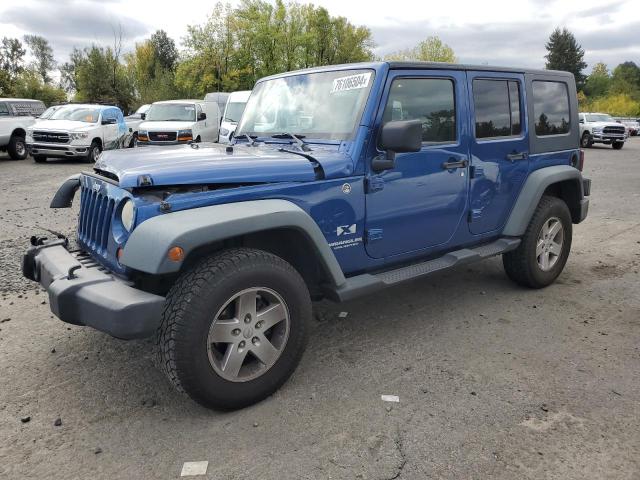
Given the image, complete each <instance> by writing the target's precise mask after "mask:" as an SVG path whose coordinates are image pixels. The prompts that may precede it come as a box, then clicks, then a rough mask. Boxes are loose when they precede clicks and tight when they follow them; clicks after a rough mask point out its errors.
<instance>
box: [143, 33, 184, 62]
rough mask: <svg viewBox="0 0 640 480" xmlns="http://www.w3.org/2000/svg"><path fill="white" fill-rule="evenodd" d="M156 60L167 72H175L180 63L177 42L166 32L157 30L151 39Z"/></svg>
mask: <svg viewBox="0 0 640 480" xmlns="http://www.w3.org/2000/svg"><path fill="white" fill-rule="evenodd" d="M150 42H151V45H152V46H153V49H154V52H155V56H156V59H157V61H158V63H160V66H161V67H162V68H163V69H165V70H173V69H174V68H175V66H176V62H177V61H178V49H177V48H176V42H174V41H173V39H172V38H171V37H169V36H168V35H167V32H165V31H164V30H157V31H156V32H155V33H154V34H153V35H151V39H150Z"/></svg>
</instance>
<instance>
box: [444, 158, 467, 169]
mask: <svg viewBox="0 0 640 480" xmlns="http://www.w3.org/2000/svg"><path fill="white" fill-rule="evenodd" d="M467 165H469V161H468V160H456V159H455V158H453V157H451V158H450V159H449V160H448V161H446V162H444V163H443V164H442V168H443V169H445V170H453V169H454V168H465V167H466V166H467Z"/></svg>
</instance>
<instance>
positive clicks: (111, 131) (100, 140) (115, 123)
mask: <svg viewBox="0 0 640 480" xmlns="http://www.w3.org/2000/svg"><path fill="white" fill-rule="evenodd" d="M127 131H128V130H127V126H126V125H125V123H124V116H123V115H122V110H120V109H119V108H118V107H114V106H105V105H95V104H69V105H64V106H63V107H61V108H59V109H57V110H56V111H54V112H53V113H52V114H51V116H50V117H49V118H47V119H45V120H38V121H37V122H36V123H35V124H34V125H32V126H30V127H29V128H28V129H27V147H28V149H29V151H30V152H31V155H32V156H33V159H34V160H35V161H36V162H38V163H42V162H45V161H46V160H47V158H79V159H82V160H84V161H86V162H89V163H94V162H95V161H96V158H98V155H99V154H100V152H102V151H103V150H113V149H118V148H122V147H123V146H124V142H125V141H126V137H127Z"/></svg>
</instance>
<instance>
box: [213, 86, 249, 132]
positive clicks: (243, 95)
mask: <svg viewBox="0 0 640 480" xmlns="http://www.w3.org/2000/svg"><path fill="white" fill-rule="evenodd" d="M249 95H251V90H243V91H239V92H232V93H231V94H230V95H229V97H228V98H227V104H226V105H225V107H224V113H223V114H222V123H221V124H220V137H219V142H220V143H229V141H230V140H231V137H233V133H234V132H235V131H236V126H237V125H238V122H239V121H240V117H242V112H244V107H245V106H246V105H247V100H249Z"/></svg>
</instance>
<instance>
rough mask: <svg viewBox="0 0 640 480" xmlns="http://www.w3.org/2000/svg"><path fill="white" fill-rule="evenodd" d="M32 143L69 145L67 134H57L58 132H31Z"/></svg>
mask: <svg viewBox="0 0 640 480" xmlns="http://www.w3.org/2000/svg"><path fill="white" fill-rule="evenodd" d="M33 141H34V142H48V143H69V134H68V133H58V132H40V131H37V130H36V131H35V132H33Z"/></svg>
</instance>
